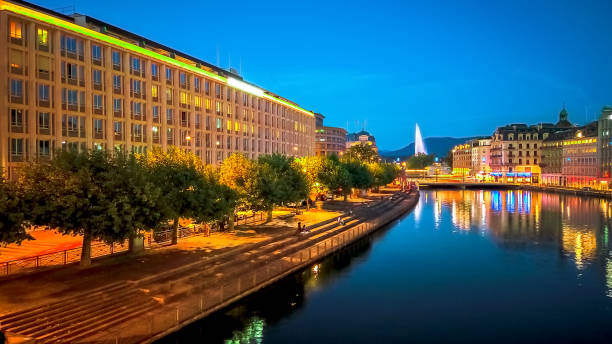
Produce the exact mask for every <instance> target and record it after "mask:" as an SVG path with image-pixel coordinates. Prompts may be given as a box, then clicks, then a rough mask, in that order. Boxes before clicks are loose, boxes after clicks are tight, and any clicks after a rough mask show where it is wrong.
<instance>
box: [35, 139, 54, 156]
mask: <svg viewBox="0 0 612 344" xmlns="http://www.w3.org/2000/svg"><path fill="white" fill-rule="evenodd" d="M50 145H51V142H50V141H49V140H39V141H38V155H40V156H49V155H50V153H51V149H50Z"/></svg>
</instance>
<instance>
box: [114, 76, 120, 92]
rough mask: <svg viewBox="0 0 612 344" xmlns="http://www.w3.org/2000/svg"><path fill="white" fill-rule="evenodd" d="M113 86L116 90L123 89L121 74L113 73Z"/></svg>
mask: <svg viewBox="0 0 612 344" xmlns="http://www.w3.org/2000/svg"><path fill="white" fill-rule="evenodd" d="M113 88H114V89H116V90H119V89H121V76H120V75H113Z"/></svg>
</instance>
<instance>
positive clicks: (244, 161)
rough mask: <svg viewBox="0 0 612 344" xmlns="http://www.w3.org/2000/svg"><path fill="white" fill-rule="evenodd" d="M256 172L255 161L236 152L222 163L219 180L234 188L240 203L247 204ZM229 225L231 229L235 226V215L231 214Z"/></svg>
mask: <svg viewBox="0 0 612 344" xmlns="http://www.w3.org/2000/svg"><path fill="white" fill-rule="evenodd" d="M255 173H256V169H255V163H254V162H253V161H251V160H249V159H248V158H247V157H246V156H244V154H241V153H234V154H232V155H230V156H229V157H228V158H227V159H225V160H223V163H221V167H220V178H219V181H220V182H221V184H223V185H226V186H227V187H229V188H230V189H232V190H234V192H235V193H236V196H237V203H238V204H243V205H246V203H247V201H248V194H249V192H251V190H252V188H253V186H252V185H253V182H254V178H255ZM234 213H235V211H234ZM229 226H230V230H231V229H233V227H234V217H233V216H230V221H229Z"/></svg>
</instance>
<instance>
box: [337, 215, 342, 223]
mask: <svg viewBox="0 0 612 344" xmlns="http://www.w3.org/2000/svg"><path fill="white" fill-rule="evenodd" d="M341 222H342V218H341V217H340V216H338V224H340V223H341Z"/></svg>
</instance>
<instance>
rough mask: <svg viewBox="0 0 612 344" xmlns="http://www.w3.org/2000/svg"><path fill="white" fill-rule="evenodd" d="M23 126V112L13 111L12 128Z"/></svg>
mask: <svg viewBox="0 0 612 344" xmlns="http://www.w3.org/2000/svg"><path fill="white" fill-rule="evenodd" d="M22 126H23V111H22V110H19V109H11V127H19V128H20V127H22Z"/></svg>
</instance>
